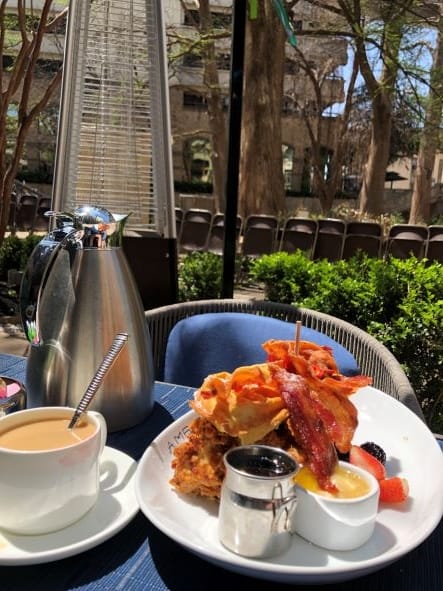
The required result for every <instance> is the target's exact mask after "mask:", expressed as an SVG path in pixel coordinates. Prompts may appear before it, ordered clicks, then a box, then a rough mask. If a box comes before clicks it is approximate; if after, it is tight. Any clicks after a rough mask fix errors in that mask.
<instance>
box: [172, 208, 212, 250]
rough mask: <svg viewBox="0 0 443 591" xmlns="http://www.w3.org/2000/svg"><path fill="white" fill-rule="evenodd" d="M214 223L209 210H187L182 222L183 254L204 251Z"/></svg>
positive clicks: (181, 245)
mask: <svg viewBox="0 0 443 591" xmlns="http://www.w3.org/2000/svg"><path fill="white" fill-rule="evenodd" d="M211 223H212V212H211V211H209V209H194V208H191V209H187V210H186V211H185V212H184V214H183V219H182V222H181V229H180V236H179V241H178V242H179V246H180V251H181V252H182V253H186V252H188V253H189V252H194V251H204V250H205V249H206V245H207V243H208V237H209V230H210V228H211Z"/></svg>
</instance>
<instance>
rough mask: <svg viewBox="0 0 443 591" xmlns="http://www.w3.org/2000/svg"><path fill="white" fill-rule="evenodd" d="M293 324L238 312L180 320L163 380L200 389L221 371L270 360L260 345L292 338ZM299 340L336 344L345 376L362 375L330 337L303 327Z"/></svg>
mask: <svg viewBox="0 0 443 591" xmlns="http://www.w3.org/2000/svg"><path fill="white" fill-rule="evenodd" d="M295 330H296V329H295V324H292V323H289V322H285V321H283V320H278V319H276V318H270V317H267V316H256V315H255V314H244V313H239V312H220V313H210V314H198V315H195V316H190V317H189V318H185V319H184V320H180V321H179V322H177V324H176V325H175V326H174V328H173V329H172V330H171V332H170V334H169V338H168V342H167V346H166V355H165V371H164V378H163V379H164V380H165V382H170V383H172V384H181V385H183V386H191V387H194V388H198V387H200V386H201V384H202V382H203V380H204V378H205V377H206V376H207V375H209V374H212V373H218V372H220V371H229V372H232V371H233V370H234V369H236V368H237V367H240V366H243V365H253V364H255V363H263V362H264V361H266V353H265V351H264V349H263V348H262V344H263V343H264V342H265V341H268V340H269V339H279V340H293V339H294V338H295ZM300 338H301V340H304V341H312V342H314V343H316V344H318V345H328V346H329V347H331V348H332V350H333V354H334V358H335V360H336V362H337V365H338V367H339V369H340V372H341V373H342V374H343V375H346V376H350V375H357V374H359V373H360V370H359V367H358V364H357V362H356V360H355V359H354V357H353V356H352V355H351V353H349V351H347V350H346V349H345V348H344V347H342V346H341V345H339V344H338V343H336V342H335V341H334V340H333V339H331V338H330V337H328V336H326V335H324V334H322V333H320V332H318V331H316V330H313V329H310V328H306V327H304V326H302V329H301V336H300Z"/></svg>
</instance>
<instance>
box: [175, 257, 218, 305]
mask: <svg viewBox="0 0 443 591" xmlns="http://www.w3.org/2000/svg"><path fill="white" fill-rule="evenodd" d="M222 265H223V262H222V258H221V257H219V256H217V255H216V254H214V253H212V252H193V253H191V254H189V255H186V256H185V257H184V258H183V259H182V260H181V261H180V263H179V280H178V292H179V299H180V301H182V302H184V301H189V300H204V299H217V298H219V297H220V294H221V285H222V283H221V282H222V271H223V267H222Z"/></svg>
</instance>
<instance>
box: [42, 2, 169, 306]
mask: <svg viewBox="0 0 443 591" xmlns="http://www.w3.org/2000/svg"><path fill="white" fill-rule="evenodd" d="M170 137H171V134H170V116H169V95H168V84H167V64H166V46H165V30H164V22H163V12H162V2H161V0H86V1H85V0H71V2H70V6H69V16H68V26H67V33H66V40H65V55H64V75H63V83H62V92H61V106H60V118H59V129H58V138H57V151H56V162H55V176H54V189H53V208H54V209H55V210H58V211H73V210H74V209H75V208H76V207H78V206H79V205H82V204H92V205H100V206H102V207H105V208H106V209H108V210H109V211H111V212H112V213H117V214H128V213H130V216H129V218H128V221H127V224H126V226H125V235H124V239H123V248H124V250H125V254H126V256H127V259H128V262H129V264H130V266H131V268H132V271H133V274H134V277H135V279H136V282H137V284H138V287H139V290H140V294H141V297H142V300H143V304H144V307H145V308H146V309H147V308H152V307H155V306H158V305H163V304H168V303H172V302H174V301H176V297H177V293H176V292H177V287H176V285H177V254H176V253H177V245H176V235H175V211H174V191H173V181H172V155H171V146H170Z"/></svg>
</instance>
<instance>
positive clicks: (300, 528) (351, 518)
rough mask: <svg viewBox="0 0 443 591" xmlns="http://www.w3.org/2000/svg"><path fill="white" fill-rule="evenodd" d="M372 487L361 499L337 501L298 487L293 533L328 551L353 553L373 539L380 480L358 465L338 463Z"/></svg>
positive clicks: (337, 499) (339, 499)
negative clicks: (351, 551)
mask: <svg viewBox="0 0 443 591" xmlns="http://www.w3.org/2000/svg"><path fill="white" fill-rule="evenodd" d="M339 465H340V466H341V467H342V468H345V469H347V470H350V471H353V472H355V473H356V474H358V475H359V476H361V477H362V478H364V479H365V480H366V481H367V482H368V484H369V492H368V493H366V494H365V495H363V496H361V497H354V498H349V499H348V498H335V497H329V496H324V495H321V494H317V493H314V492H311V491H309V490H306V489H304V488H302V487H301V486H300V485H298V484H296V492H297V498H298V503H297V507H296V510H295V513H294V525H293V530H294V531H295V532H296V533H297V534H298V535H300V536H302V537H303V538H305V539H306V540H308V541H309V542H312V543H313V544H316V545H317V546H321V547H322V548H327V549H328V550H354V549H355V548H358V547H359V546H362V545H363V544H364V543H365V542H367V541H368V540H369V538H370V537H371V535H372V533H373V531H374V527H375V520H376V517H377V511H378V498H379V493H380V488H379V485H378V482H377V480H376V479H375V478H374V476H372V474H370V473H369V472H367V471H366V470H362V469H361V468H358V467H357V466H353V465H351V464H349V463H347V462H339Z"/></svg>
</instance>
